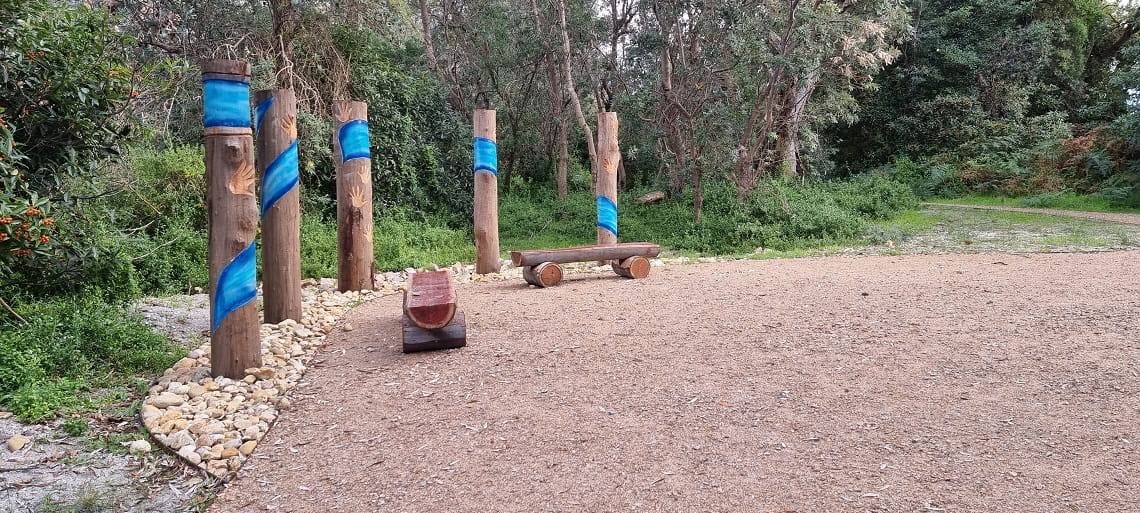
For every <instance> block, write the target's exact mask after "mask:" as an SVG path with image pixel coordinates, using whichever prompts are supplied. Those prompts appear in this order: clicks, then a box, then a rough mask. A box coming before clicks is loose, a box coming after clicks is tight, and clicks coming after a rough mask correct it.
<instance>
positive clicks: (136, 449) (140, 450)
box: [127, 440, 151, 454]
mask: <svg viewBox="0 0 1140 513" xmlns="http://www.w3.org/2000/svg"><path fill="white" fill-rule="evenodd" d="M127 450H129V451H130V452H132V453H135V454H146V453H148V452H150V450H151V449H150V442H147V441H146V440H135V441H133V442H131V443H130V445H128V446H127Z"/></svg>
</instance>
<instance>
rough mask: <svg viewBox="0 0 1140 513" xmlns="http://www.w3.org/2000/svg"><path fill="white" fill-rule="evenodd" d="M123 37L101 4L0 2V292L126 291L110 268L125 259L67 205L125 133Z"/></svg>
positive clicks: (130, 92)
mask: <svg viewBox="0 0 1140 513" xmlns="http://www.w3.org/2000/svg"><path fill="white" fill-rule="evenodd" d="M131 44H132V41H131V40H130V38H129V37H127V36H125V35H123V34H122V33H120V32H119V31H117V30H115V28H114V21H113V19H112V18H111V16H110V15H109V14H108V11H107V10H105V9H91V8H89V7H83V6H80V5H77V4H56V3H51V2H43V1H38V0H32V1H27V2H12V1H5V2H3V3H2V8H0V62H3V63H4V67H3V73H0V219H3V220H5V221H7V222H5V223H3V224H4V225H5V226H4V228H0V233H3V240H0V273H3V274H4V275H5V278H6V279H5V280H4V281H3V282H0V293H2V294H8V295H24V296H37V295H38V296H43V295H50V294H58V293H70V292H74V291H75V290H76V289H77V288H82V287H83V286H82V285H80V286H78V287H77V283H80V284H86V285H92V286H94V287H95V288H98V289H99V290H100V292H101V293H102V294H105V295H107V296H109V297H123V296H129V295H130V294H132V293H134V292H136V289H135V288H134V287H133V279H132V278H131V277H129V276H128V277H126V278H124V279H120V278H119V277H118V276H116V274H117V273H119V272H121V271H123V270H124V269H128V270H129V265H127V266H124V265H123V264H124V262H123V260H121V259H119V258H118V253H117V252H116V250H115V248H114V247H113V245H109V244H108V241H107V240H106V239H105V238H103V237H101V235H102V234H101V233H100V230H99V229H98V227H93V226H92V225H93V222H92V221H91V219H89V218H88V217H86V216H84V215H83V213H81V212H79V211H77V210H75V209H74V208H73V206H74V201H73V200H74V199H75V198H74V195H75V191H76V188H75V186H78V188H80V189H82V188H91V187H90V186H91V185H92V182H94V181H96V180H98V178H99V177H100V176H101V174H102V171H101V166H100V165H99V164H100V163H101V162H102V160H103V159H105V158H106V157H108V156H112V155H115V154H117V146H118V142H119V141H120V140H121V139H122V138H123V137H124V136H125V135H126V129H125V124H124V122H125V121H126V120H127V118H126V117H125V116H123V110H124V109H125V107H126V106H127V104H128V102H129V101H130V100H131V99H132V98H133V97H134V96H135V95H136V94H137V93H136V92H135V90H134V89H132V80H134V72H133V71H132V69H131V68H130V67H129V66H128V62H127V60H126V57H125V54H126V48H128V47H129V46H130V45H131ZM49 213H51V216H50V217H49V215H48V214H49ZM93 232H94V233H93Z"/></svg>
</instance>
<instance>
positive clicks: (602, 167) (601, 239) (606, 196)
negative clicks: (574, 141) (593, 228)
mask: <svg viewBox="0 0 1140 513" xmlns="http://www.w3.org/2000/svg"><path fill="white" fill-rule="evenodd" d="M619 162H621V150H619V149H618V119H617V113H616V112H599V113H598V245H606V244H617V241H618V224H617V168H618V163H619Z"/></svg>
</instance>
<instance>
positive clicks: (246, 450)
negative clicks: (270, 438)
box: [238, 440, 257, 456]
mask: <svg viewBox="0 0 1140 513" xmlns="http://www.w3.org/2000/svg"><path fill="white" fill-rule="evenodd" d="M256 447H257V442H256V441H254V440H250V441H248V442H246V443H244V444H241V447H238V452H240V453H242V454H243V455H245V456H249V455H250V454H253V449H254V448H256Z"/></svg>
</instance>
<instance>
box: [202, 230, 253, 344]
mask: <svg viewBox="0 0 1140 513" xmlns="http://www.w3.org/2000/svg"><path fill="white" fill-rule="evenodd" d="M254 299H257V250H256V249H254V243H252V242H251V243H249V247H247V248H245V249H243V250H242V251H241V253H238V254H237V256H235V257H234V259H233V260H230V263H228V264H226V267H225V268H223V269H222V272H221V273H220V274H219V275H218V285H217V287H216V288H215V289H214V304H213V311H212V312H211V314H212V315H211V316H212V317H213V322H212V323H211V326H210V330H211V331H217V330H218V326H221V324H222V321H223V320H225V318H226V316H227V315H229V314H231V313H233V312H234V310H237V309H238V308H241V307H243V306H245V304H246V303H249V302H250V301H253V300H254Z"/></svg>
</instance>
